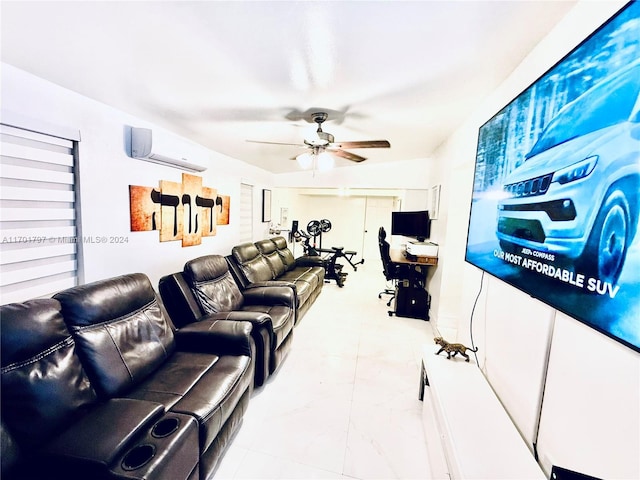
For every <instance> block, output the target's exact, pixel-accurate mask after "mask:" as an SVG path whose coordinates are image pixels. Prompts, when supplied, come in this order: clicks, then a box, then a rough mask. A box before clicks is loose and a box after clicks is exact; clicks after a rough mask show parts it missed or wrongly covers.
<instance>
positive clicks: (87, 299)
mask: <svg viewBox="0 0 640 480" xmlns="http://www.w3.org/2000/svg"><path fill="white" fill-rule="evenodd" d="M0 308H1V309H0V322H1V332H2V335H1V341H2V345H1V348H2V351H1V358H2V370H1V378H2V430H1V434H2V437H1V441H2V452H1V453H2V457H1V458H2V478H3V479H7V480H9V479H31V478H37V479H43V478H64V479H83V480H86V479H115V478H118V479H123V478H127V479H146V480H159V479H166V480H180V479H189V480H196V479H200V480H204V479H208V478H211V476H212V475H213V472H214V471H215V468H216V466H217V463H218V460H219V459H220V457H221V456H222V454H223V452H224V450H225V448H226V446H227V445H228V444H229V442H230V441H231V439H232V437H233V435H234V433H235V432H236V431H237V429H238V427H239V426H240V424H241V421H242V417H243V414H244V411H245V409H246V407H247V404H248V402H249V398H250V396H251V393H252V389H253V377H254V363H253V360H252V352H253V350H254V348H255V346H254V343H253V340H252V337H251V329H252V326H251V324H250V323H248V322H238V321H226V320H207V321H201V322H197V323H193V324H190V325H185V326H183V327H182V328H180V330H177V331H176V330H175V328H174V326H173V325H172V323H171V321H170V320H169V319H168V318H167V316H166V314H165V313H164V309H163V307H162V305H161V303H160V302H159V299H158V298H157V297H156V294H155V291H154V290H153V288H152V286H151V284H150V282H149V280H148V278H147V277H146V276H145V275H143V274H132V275H125V276H121V277H116V278H113V279H108V280H104V281H100V282H95V283H92V284H87V285H83V286H79V287H74V288H71V289H69V290H65V291H63V292H60V293H58V294H56V295H55V296H54V297H53V298H50V299H37V300H30V301H27V302H24V303H18V304H9V305H4V306H2V307H0Z"/></svg>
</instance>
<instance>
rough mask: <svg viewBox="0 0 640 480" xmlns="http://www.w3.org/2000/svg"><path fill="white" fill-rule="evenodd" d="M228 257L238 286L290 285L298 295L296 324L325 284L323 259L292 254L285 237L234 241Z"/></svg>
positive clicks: (244, 287) (242, 287) (243, 287)
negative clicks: (251, 241)
mask: <svg viewBox="0 0 640 480" xmlns="http://www.w3.org/2000/svg"><path fill="white" fill-rule="evenodd" d="M227 260H228V262H229V266H230V267H231V273H232V274H233V276H234V278H235V279H236V281H237V283H238V285H239V286H240V288H241V289H246V288H247V287H248V286H250V285H253V286H256V285H290V286H291V287H292V288H293V289H294V291H295V293H296V298H297V311H296V324H297V323H298V322H299V321H300V320H301V319H302V317H303V316H304V314H305V313H306V312H307V311H308V310H309V308H310V307H311V305H312V304H313V302H315V300H316V298H318V295H320V292H321V291H322V287H323V286H324V277H325V269H324V263H323V260H322V259H321V258H320V257H307V256H304V257H298V258H295V257H294V256H293V254H292V253H291V250H289V248H288V247H287V241H286V240H285V238H284V237H280V236H278V237H272V238H267V239H264V240H260V241H258V242H255V243H243V244H241V245H236V246H235V247H233V248H232V249H231V255H229V256H227Z"/></svg>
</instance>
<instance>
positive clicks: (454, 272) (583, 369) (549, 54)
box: [432, 1, 640, 478]
mask: <svg viewBox="0 0 640 480" xmlns="http://www.w3.org/2000/svg"><path fill="white" fill-rule="evenodd" d="M624 3H625V2H622V1H611V2H590V1H583V2H580V3H578V4H577V5H576V7H575V8H574V9H572V10H571V11H570V13H569V14H568V15H567V16H566V17H565V19H563V21H561V22H560V23H559V24H558V25H557V27H556V28H555V29H554V30H553V31H552V32H551V33H550V34H549V35H548V36H547V37H546V38H545V39H544V41H542V42H541V43H540V44H539V45H538V46H537V47H536V48H535V49H534V50H533V51H532V52H531V54H530V55H529V56H528V57H527V58H526V59H525V60H524V61H523V62H522V64H521V65H519V66H518V67H517V68H516V69H515V70H514V72H513V73H512V75H511V76H510V77H509V78H508V79H507V80H506V81H505V82H504V83H503V84H502V85H501V87H500V88H498V89H496V90H495V91H494V92H493V93H492V95H491V96H490V97H489V98H487V99H486V101H485V103H484V104H483V106H482V107H481V108H480V109H478V110H477V111H476V112H474V114H473V115H471V116H470V117H469V118H468V119H467V121H466V122H465V123H464V124H463V125H462V126H461V127H460V128H459V129H458V131H457V132H456V133H455V134H454V135H453V136H452V137H451V138H450V139H449V140H448V141H447V142H446V143H445V144H444V145H443V146H442V147H441V148H440V150H439V151H438V152H436V154H435V155H434V158H435V159H436V160H437V163H438V164H439V165H451V169H450V170H448V171H445V172H443V174H442V178H443V199H442V200H441V202H442V203H441V204H442V207H443V208H442V209H441V211H443V210H444V212H445V215H446V217H447V218H446V222H445V223H444V224H443V228H444V229H445V232H444V238H442V239H441V241H440V259H439V266H438V269H437V270H436V273H435V274H436V275H439V276H440V277H441V278H440V282H438V284H439V285H440V287H441V290H440V292H439V296H438V297H434V299H437V301H438V303H437V305H432V309H437V312H436V315H435V319H436V320H435V323H436V327H437V330H439V331H440V333H441V334H443V335H444V336H445V337H449V338H453V339H457V340H458V341H461V342H463V343H467V344H468V343H469V342H470V323H471V319H472V313H473V331H474V340H475V343H476V345H477V346H478V347H479V349H480V352H479V359H480V363H481V366H482V368H483V371H484V373H485V376H486V377H487V379H488V380H489V382H490V383H491V385H492V387H493V388H494V390H495V391H496V393H497V394H498V395H499V397H500V399H501V401H502V402H503V404H504V405H505V407H506V409H507V411H508V412H509V414H510V415H511V417H512V419H513V420H514V422H515V423H516V425H517V427H518V428H519V430H520V432H521V434H522V436H523V438H524V439H525V440H526V441H527V443H528V444H529V447H530V448H531V449H533V446H534V443H536V444H537V451H538V453H539V454H540V463H541V465H542V467H543V468H544V469H545V471H546V472H547V474H548V473H549V472H550V469H551V466H552V465H559V466H562V467H565V468H569V469H573V470H577V471H580V472H582V473H585V474H589V475H593V476H596V477H599V478H640V461H639V460H638V458H639V457H638V452H640V355H639V354H638V353H637V352H634V351H632V350H630V349H629V348H627V347H624V346H622V345H621V344H619V343H617V342H615V341H613V340H611V339H610V338H608V337H606V336H604V335H602V334H600V333H598V332H596V331H595V330H593V329H591V328H588V327H586V326H585V325H583V324H581V323H579V322H578V321H577V320H575V319H572V318H569V317H567V316H566V315H563V314H561V313H559V312H557V311H555V310H554V309H552V308H550V307H548V306H547V305H545V304H543V303H541V302H539V301H538V300H535V299H533V298H531V297H529V296H528V295H525V294H523V293H522V292H519V291H517V290H516V289H514V288H512V287H510V286H509V285H506V284H505V283H503V282H502V281H500V280H498V279H496V278H494V277H490V276H488V275H485V276H484V277H483V276H482V274H481V273H480V271H479V270H478V269H476V268H475V267H472V266H470V265H468V264H466V263H464V250H465V240H466V233H467V225H468V219H469V204H470V200H471V189H472V181H473V170H474V161H475V148H476V143H477V134H478V129H479V127H480V126H481V125H482V124H483V123H484V122H485V121H486V120H487V119H489V118H491V117H492V116H493V115H494V114H495V113H496V112H497V111H499V110H500V109H501V108H502V107H503V106H504V105H506V104H507V103H508V102H509V101H510V100H511V99H513V98H514V97H515V96H517V95H518V94H519V93H520V92H521V91H523V90H524V89H525V88H526V87H527V86H529V85H530V84H531V83H533V82H534V81H535V80H536V79H537V78H538V77H539V76H540V75H541V74H543V73H544V72H545V71H546V70H548V69H549V68H550V67H552V66H553V65H554V64H555V63H556V62H557V61H558V60H560V59H561V58H562V57H563V56H564V55H565V54H566V53H567V52H569V51H570V50H572V49H573V48H574V47H575V46H576V45H578V44H579V43H580V42H581V41H582V40H583V39H584V38H586V37H587V36H588V35H589V34H590V33H591V32H593V31H594V30H595V29H596V28H597V27H598V26H600V25H601V24H602V23H603V22H605V21H606V20H607V19H608V18H609V17H610V16H612V15H613V14H614V13H615V12H616V11H617V10H618V9H619V8H621V7H622V6H623V5H624ZM441 225H442V224H441ZM481 282H482V283H481ZM476 297H478V300H477V304H476ZM474 304H476V307H475V311H473V312H472V310H473V306H474ZM541 405H542V413H541V414H540V406H541ZM538 427H539V431H538ZM616 429H617V430H616Z"/></svg>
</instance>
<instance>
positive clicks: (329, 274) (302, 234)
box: [294, 219, 364, 288]
mask: <svg viewBox="0 0 640 480" xmlns="http://www.w3.org/2000/svg"><path fill="white" fill-rule="evenodd" d="M331 226H332V225H331V222H330V221H329V220H327V219H323V220H320V221H318V220H312V221H310V222H309V223H308V224H307V231H305V230H298V231H297V232H296V233H295V234H294V237H295V239H296V241H298V242H303V245H302V247H303V249H304V254H305V255H307V256H313V257H318V256H319V257H322V260H323V265H324V269H325V281H327V282H329V281H331V280H335V282H336V284H337V285H338V286H339V287H340V288H342V287H343V286H344V282H345V280H346V278H347V275H348V274H347V273H346V272H343V268H344V266H343V265H342V264H340V263H337V261H338V259H339V258H344V259H345V260H346V261H347V262H348V263H349V264H350V265H351V266H352V267H353V269H354V270H357V265H359V264H361V263H364V260H360V261H359V262H355V263H354V262H353V261H352V259H353V257H354V256H355V255H357V252H355V251H352V250H347V251H345V250H344V247H331V248H322V234H323V233H326V232H328V231H330V230H331ZM312 237H313V243H311V238H312ZM318 240H319V242H318Z"/></svg>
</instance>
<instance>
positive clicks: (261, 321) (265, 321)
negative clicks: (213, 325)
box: [200, 310, 272, 329]
mask: <svg viewBox="0 0 640 480" xmlns="http://www.w3.org/2000/svg"><path fill="white" fill-rule="evenodd" d="M210 320H233V321H234V322H250V323H251V325H253V328H254V329H255V328H260V327H262V326H269V327H270V326H271V323H272V322H271V317H270V316H269V314H268V313H263V312H251V311H244V310H234V311H232V312H216V313H210V314H209V315H205V316H204V317H202V318H201V319H200V321H205V322H206V321H210Z"/></svg>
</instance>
